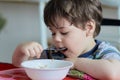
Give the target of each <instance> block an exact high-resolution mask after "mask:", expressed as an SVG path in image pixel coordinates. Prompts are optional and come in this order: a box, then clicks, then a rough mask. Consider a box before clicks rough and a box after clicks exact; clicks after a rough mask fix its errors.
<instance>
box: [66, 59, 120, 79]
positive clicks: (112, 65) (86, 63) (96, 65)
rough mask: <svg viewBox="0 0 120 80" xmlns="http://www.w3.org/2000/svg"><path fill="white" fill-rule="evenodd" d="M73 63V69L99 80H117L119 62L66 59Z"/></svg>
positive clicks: (119, 70) (119, 67)
mask: <svg viewBox="0 0 120 80" xmlns="http://www.w3.org/2000/svg"><path fill="white" fill-rule="evenodd" d="M67 60H70V61H72V62H74V68H76V69H77V70H80V71H83V72H85V73H87V74H89V75H91V76H93V77H94V78H96V79H100V80H119V79H120V77H119V75H120V62H119V61H118V60H105V59H99V60H91V59H88V58H74V59H69V58H68V59H67Z"/></svg>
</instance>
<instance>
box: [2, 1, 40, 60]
mask: <svg viewBox="0 0 120 80" xmlns="http://www.w3.org/2000/svg"><path fill="white" fill-rule="evenodd" d="M0 13H2V14H3V16H4V17H6V19H7V24H6V26H5V28H4V29H3V30H2V31H1V32H0V62H11V58H12V54H13V51H14V49H15V48H16V46H17V45H18V44H19V43H21V42H26V41H37V42H40V35H39V34H40V27H39V17H38V16H39V12H38V4H37V3H5V2H0Z"/></svg>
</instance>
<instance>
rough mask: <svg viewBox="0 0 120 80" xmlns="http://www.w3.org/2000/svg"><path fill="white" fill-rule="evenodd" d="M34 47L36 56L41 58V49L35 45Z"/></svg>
mask: <svg viewBox="0 0 120 80" xmlns="http://www.w3.org/2000/svg"><path fill="white" fill-rule="evenodd" d="M33 49H34V51H35V56H36V57H37V58H39V57H40V49H39V48H38V47H35V48H33Z"/></svg>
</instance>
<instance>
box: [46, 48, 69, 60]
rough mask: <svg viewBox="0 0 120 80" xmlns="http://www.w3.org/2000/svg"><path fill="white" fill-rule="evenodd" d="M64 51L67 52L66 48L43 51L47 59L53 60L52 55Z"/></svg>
mask: <svg viewBox="0 0 120 80" xmlns="http://www.w3.org/2000/svg"><path fill="white" fill-rule="evenodd" d="M65 50H67V49H66V48H48V49H46V50H44V51H45V52H46V53H47V57H48V59H53V57H52V53H57V52H60V51H65Z"/></svg>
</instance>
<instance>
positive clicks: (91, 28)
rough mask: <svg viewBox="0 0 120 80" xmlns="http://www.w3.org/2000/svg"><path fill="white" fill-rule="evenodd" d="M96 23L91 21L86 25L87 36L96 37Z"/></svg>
mask: <svg viewBox="0 0 120 80" xmlns="http://www.w3.org/2000/svg"><path fill="white" fill-rule="evenodd" d="M95 28H96V26H95V21H94V20H90V21H88V22H87V23H86V27H85V29H86V36H92V37H93V35H94V31H95Z"/></svg>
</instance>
